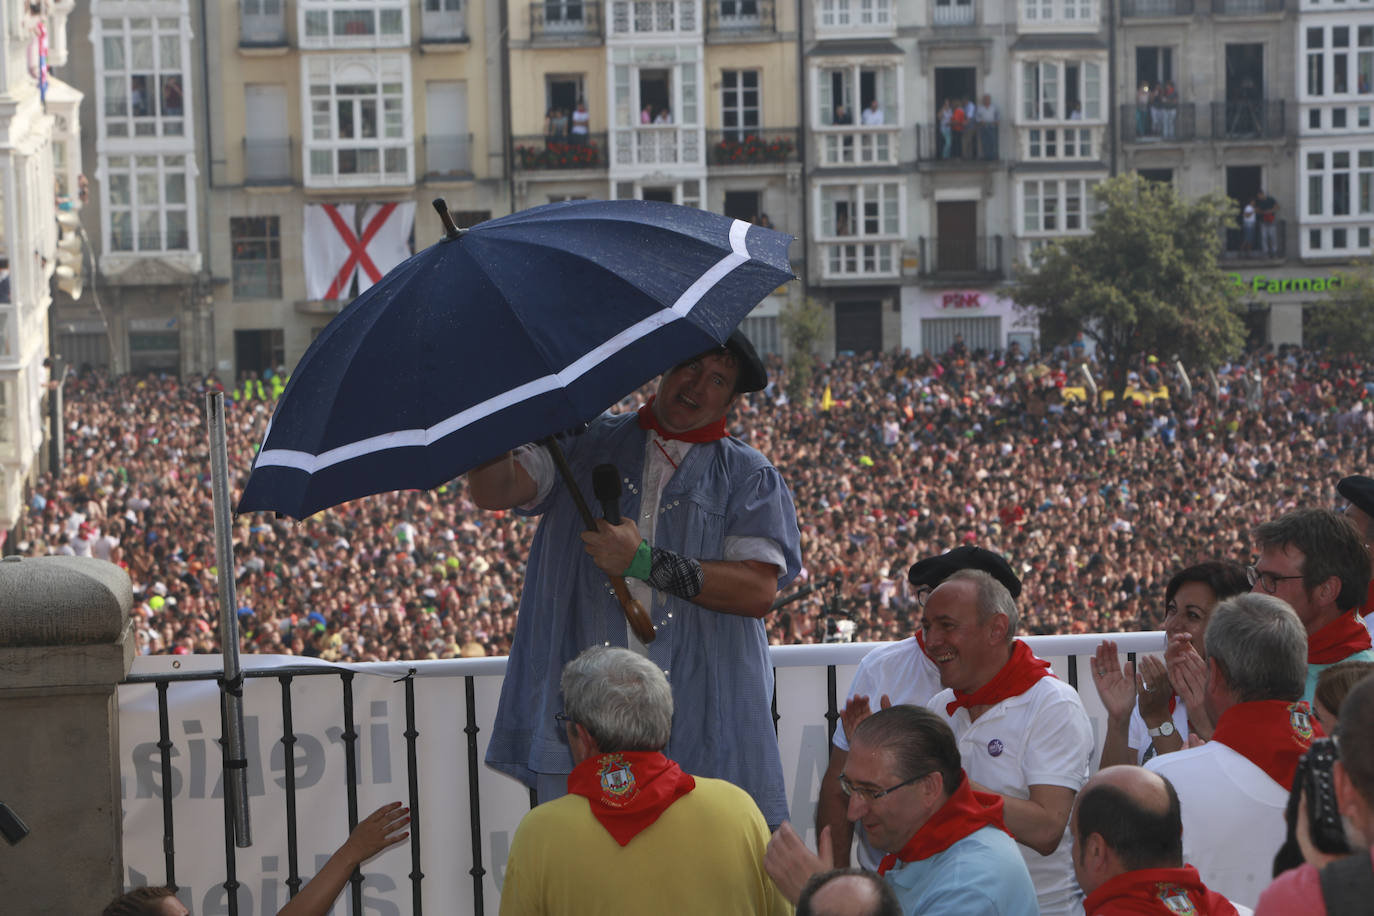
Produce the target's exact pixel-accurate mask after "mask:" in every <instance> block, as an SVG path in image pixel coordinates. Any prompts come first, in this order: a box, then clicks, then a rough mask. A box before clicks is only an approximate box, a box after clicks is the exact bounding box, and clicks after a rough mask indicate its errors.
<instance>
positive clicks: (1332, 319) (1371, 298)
mask: <svg viewBox="0 0 1374 916" xmlns="http://www.w3.org/2000/svg"><path fill="white" fill-rule="evenodd" d="M1339 276H1340V278H1341V284H1340V286H1339V287H1337V288H1335V289H1333V290H1331V292H1330V293H1329V294H1328V295H1327V299H1326V301H1325V302H1323V303H1321V304H1320V305H1315V306H1309V307H1308V308H1307V309H1306V320H1305V322H1304V326H1303V335H1302V336H1303V340H1304V341H1310V342H1311V343H1313V344H1316V345H1318V346H1325V347H1330V348H1331V349H1333V350H1336V351H1337V352H1340V353H1351V354H1354V355H1356V356H1374V263H1371V262H1368V261H1366V262H1364V263H1362V264H1360V265H1358V266H1357V267H1355V268H1354V269H1352V270H1349V271H1343V272H1341V273H1340V274H1339Z"/></svg>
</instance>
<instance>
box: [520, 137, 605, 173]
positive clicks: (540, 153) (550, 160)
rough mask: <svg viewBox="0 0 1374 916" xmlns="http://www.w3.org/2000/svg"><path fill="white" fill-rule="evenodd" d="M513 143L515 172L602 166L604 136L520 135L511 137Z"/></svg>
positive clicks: (603, 165)
mask: <svg viewBox="0 0 1374 916" xmlns="http://www.w3.org/2000/svg"><path fill="white" fill-rule="evenodd" d="M511 139H512V140H513V141H514V145H515V168H516V170H517V171H531V172H532V171H544V170H546V169H604V168H605V167H606V135H605V134H604V133H600V134H583V135H582V136H581V138H578V137H577V136H576V135H572V134H569V135H557V136H547V137H542V136H538V135H535V136H524V137H513V138H511Z"/></svg>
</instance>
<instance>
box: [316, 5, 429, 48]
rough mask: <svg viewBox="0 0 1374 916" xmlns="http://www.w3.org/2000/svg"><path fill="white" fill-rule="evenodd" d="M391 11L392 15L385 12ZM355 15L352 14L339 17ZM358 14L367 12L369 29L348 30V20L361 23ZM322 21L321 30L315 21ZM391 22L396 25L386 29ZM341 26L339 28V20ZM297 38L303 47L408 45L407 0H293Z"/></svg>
mask: <svg viewBox="0 0 1374 916" xmlns="http://www.w3.org/2000/svg"><path fill="white" fill-rule="evenodd" d="M388 14H392V15H388ZM350 15H352V16H354V17H355V18H353V19H351V20H349V19H341V17H347V16H350ZM359 15H363V16H366V15H370V16H371V18H372V24H371V31H368V32H363V31H358V32H350V31H348V27H349V24H350V23H357V24H362V22H363V20H362V19H360V18H356V17H358V16H359ZM320 22H323V23H324V32H323V33H321V32H319V31H318V23H320ZM390 22H396V23H398V25H397V26H396V28H394V29H390V30H385V31H384V29H387V27H388V25H389V23H390ZM341 23H342V24H343V25H344V27H345V28H344V29H343V30H342V31H339V27H340V24H341ZM296 42H297V44H298V45H299V46H300V48H301V50H303V51H336V50H342V49H349V48H377V49H383V48H405V47H408V46H409V45H410V2H409V0H296Z"/></svg>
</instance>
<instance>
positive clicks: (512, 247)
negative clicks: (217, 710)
mask: <svg viewBox="0 0 1374 916" xmlns="http://www.w3.org/2000/svg"><path fill="white" fill-rule="evenodd" d="M790 241H791V237H790V236H787V235H784V234H782V233H777V232H773V231H772V230H768V229H763V228H760V227H757V226H751V225H749V224H748V223H744V222H741V221H738V220H730V219H728V218H725V217H722V216H718V215H716V214H711V213H707V212H705V211H702V210H696V209H692V208H688V207H678V206H674V205H671V204H662V203H657V202H652V201H569V202H564V203H559V204H550V205H548V206H545V207H538V208H535V209H533V210H528V211H525V212H522V213H517V214H513V215H511V216H507V217H502V218H500V219H496V220H491V221H489V222H486V223H482V224H481V225H479V226H476V227H474V228H472V229H470V230H468V231H466V232H465V233H463V234H462V235H460V236H458V237H456V238H449V239H445V240H443V241H441V242H439V243H437V244H435V245H433V246H431V247H430V248H427V249H426V250H424V251H422V252H420V253H419V254H417V255H415V256H413V257H411V258H410V259H408V260H407V261H405V262H403V263H402V264H400V265H398V266H397V267H396V268H395V269H394V270H393V271H392V272H391V273H389V274H388V275H387V276H386V277H384V278H383V279H382V281H381V282H380V283H378V284H377V285H375V286H373V287H372V288H371V289H369V290H368V291H367V292H366V293H364V294H363V295H361V296H359V297H358V298H357V299H356V300H354V302H353V303H351V304H350V305H349V306H348V307H347V308H345V309H344V310H343V311H342V312H341V313H340V314H339V315H338V317H336V318H335V319H334V321H333V322H331V323H330V325H329V326H328V327H327V328H326V329H325V330H324V331H323V332H322V333H321V334H320V335H319V337H318V338H316V340H315V342H314V343H313V344H311V346H310V348H309V349H308V350H307V351H306V354H305V356H304V357H302V359H301V362H300V364H299V365H298V366H297V368H296V370H295V371H294V372H293V373H292V376H291V381H290V383H289V384H288V386H287V389H286V391H285V392H284V394H283V395H282V399H281V401H280V402H279V403H278V405H277V409H276V412H275V414H274V415H273V417H272V422H271V424H270V426H269V428H268V432H267V435H266V437H265V439H264V441H263V447H262V449H261V451H260V453H259V455H258V457H257V459H256V460H255V462H254V467H253V472H252V475H251V477H250V479H249V483H248V486H247V488H246V489H245V492H244V496H243V499H242V500H241V501H240V503H239V507H238V508H239V511H240V512H244V511H253V510H259V509H265V510H272V511H277V512H282V513H284V514H287V515H291V516H293V517H296V518H304V517H306V516H308V515H311V514H313V513H315V512H317V511H319V510H320V509H323V508H327V507H328V506H331V505H336V504H337V503H340V502H344V501H346V500H348V499H354V498H357V497H359V496H364V495H368V494H371V493H378V492H383V491H386V490H395V489H410V488H417V489H425V488H429V487H434V486H438V485H439V484H441V483H444V482H445V481H448V480H451V479H452V478H453V477H455V476H457V475H459V474H462V473H464V472H465V471H467V470H469V469H470V468H472V467H474V466H475V465H477V464H480V463H481V462H483V461H486V460H489V459H490V458H492V457H495V456H496V455H499V454H501V453H502V452H504V451H506V450H508V449H510V448H513V447H515V446H517V445H520V444H522V443H524V442H528V441H531V440H534V439H538V438H541V437H543V436H546V435H550V434H553V433H555V432H558V431H560V430H564V429H567V428H569V427H574V426H576V425H578V424H581V423H583V422H585V421H587V420H589V419H591V418H592V417H594V416H596V415H597V414H598V413H599V412H600V411H602V410H604V409H605V408H606V407H607V406H608V405H609V404H611V403H613V402H614V401H616V400H617V399H619V398H620V397H623V396H624V395H625V394H626V393H628V392H630V391H633V390H634V389H635V388H637V387H638V386H639V385H642V384H643V383H644V382H646V381H648V380H649V379H651V378H653V377H654V376H655V375H657V374H658V373H659V372H662V371H663V370H664V369H666V368H668V367H670V366H672V365H674V364H675V363H677V362H679V361H681V360H683V359H686V358H687V357H690V356H692V355H694V354H696V353H700V352H702V351H703V350H706V349H709V348H711V347H712V346H716V345H718V344H720V343H721V342H722V341H724V340H725V339H726V338H727V337H728V336H729V334H730V332H731V331H732V330H733V329H734V328H735V326H736V325H737V324H738V323H739V321H740V319H742V318H743V317H744V316H745V315H747V314H748V313H749V311H750V310H751V309H752V308H753V307H754V305H755V304H757V303H758V301H759V300H760V299H762V298H763V297H764V296H766V295H767V294H768V293H769V292H771V291H772V290H773V289H775V288H776V287H777V286H779V285H780V284H782V283H784V282H786V281H787V280H789V279H791V276H792V274H791V271H790V269H789V266H788V260H787V247H788V244H789V243H790Z"/></svg>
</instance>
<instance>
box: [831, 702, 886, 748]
mask: <svg viewBox="0 0 1374 916" xmlns="http://www.w3.org/2000/svg"><path fill="white" fill-rule="evenodd" d="M878 705H879V707H880V708H882V709H890V708H891V707H892V701H891V700H890V699H888V696H887V694H883V696H882V699H880V700H879V701H878ZM871 715H873V709H872V708H871V707H870V706H869V705H868V697H866V696H863V695H862V694H855V695H854V696H852V697H850V698H849V702H847V703H845V704H844V711H842V712H841V713H840V725H841V726H842V727H843V728H844V736H845V738H846V739H848V740H850V741H852V740H854V729H856V728H858V726H859V723H860V722H862V721H863V720H864V719H867V718H868V717H869V716H871Z"/></svg>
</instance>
